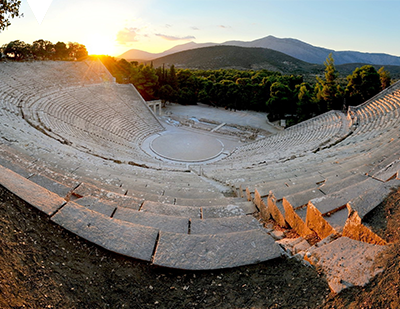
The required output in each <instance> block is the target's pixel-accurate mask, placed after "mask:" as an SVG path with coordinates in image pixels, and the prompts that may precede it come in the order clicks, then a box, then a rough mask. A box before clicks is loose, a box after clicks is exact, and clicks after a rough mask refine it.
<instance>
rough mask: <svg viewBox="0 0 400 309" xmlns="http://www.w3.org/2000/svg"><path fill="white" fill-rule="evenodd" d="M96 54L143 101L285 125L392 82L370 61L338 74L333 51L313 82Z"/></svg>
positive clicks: (263, 72)
mask: <svg viewBox="0 0 400 309" xmlns="http://www.w3.org/2000/svg"><path fill="white" fill-rule="evenodd" d="M101 59H102V61H103V63H104V64H105V65H106V67H107V68H108V70H109V71H110V72H111V74H113V76H114V77H116V79H117V82H119V83H132V84H134V85H135V87H136V88H137V89H138V91H139V92H140V93H141V95H142V96H143V97H144V98H145V100H152V99H161V100H163V101H169V102H177V103H180V104H185V105H189V104H197V102H201V103H205V104H209V105H212V106H218V107H225V108H227V109H238V110H255V111H263V112H267V113H269V116H268V117H269V119H270V120H271V121H274V120H278V119H284V118H285V119H287V120H288V123H289V124H294V123H297V122H300V121H303V120H306V119H308V118H311V117H314V116H316V115H318V114H321V113H324V112H326V111H329V110H332V109H336V110H342V109H345V108H347V106H349V105H353V106H355V105H358V104H361V103H362V102H364V101H366V100H368V99H369V98H371V97H372V96H374V95H375V94H377V93H379V92H380V91H381V90H383V89H385V88H387V87H388V86H390V84H391V77H390V74H389V72H388V71H386V70H385V69H384V68H383V67H382V68H381V69H379V71H376V69H375V68H374V67H373V66H371V65H365V66H362V67H360V68H357V69H355V70H354V72H353V73H352V74H351V75H349V76H347V78H346V79H343V78H339V74H338V73H337V71H336V69H335V66H334V60H333V58H332V55H329V57H328V58H327V60H326V62H325V71H324V72H323V74H321V76H317V77H316V79H315V82H314V83H312V82H306V81H305V80H304V79H303V76H301V75H282V74H281V73H278V72H272V71H267V70H260V71H239V70H233V69H221V70H188V69H175V67H174V66H173V65H172V66H171V67H169V68H166V67H158V68H153V66H152V65H144V64H139V63H138V62H134V61H133V62H128V61H126V60H125V59H120V60H116V59H114V58H112V57H108V56H106V57H102V58H101Z"/></svg>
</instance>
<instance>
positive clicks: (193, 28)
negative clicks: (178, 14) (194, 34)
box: [190, 26, 200, 30]
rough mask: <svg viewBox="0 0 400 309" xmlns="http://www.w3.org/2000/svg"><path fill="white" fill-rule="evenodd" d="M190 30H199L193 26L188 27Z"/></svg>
mask: <svg viewBox="0 0 400 309" xmlns="http://www.w3.org/2000/svg"><path fill="white" fill-rule="evenodd" d="M190 29H192V30H200V29H199V28H197V27H195V26H193V27H190Z"/></svg>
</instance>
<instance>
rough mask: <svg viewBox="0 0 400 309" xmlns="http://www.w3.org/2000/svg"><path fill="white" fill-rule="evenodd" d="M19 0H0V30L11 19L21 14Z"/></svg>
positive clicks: (7, 24) (8, 23) (9, 22)
mask: <svg viewBox="0 0 400 309" xmlns="http://www.w3.org/2000/svg"><path fill="white" fill-rule="evenodd" d="M20 6H21V1H20V0H2V1H0V32H1V31H3V30H4V29H6V28H7V27H8V26H10V25H11V21H10V20H11V19H13V18H15V17H19V16H23V15H22V14H21V13H20V12H19V9H20Z"/></svg>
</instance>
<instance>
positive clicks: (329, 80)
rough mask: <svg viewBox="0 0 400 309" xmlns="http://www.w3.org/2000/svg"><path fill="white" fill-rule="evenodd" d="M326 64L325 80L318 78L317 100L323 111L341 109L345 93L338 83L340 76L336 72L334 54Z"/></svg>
mask: <svg viewBox="0 0 400 309" xmlns="http://www.w3.org/2000/svg"><path fill="white" fill-rule="evenodd" d="M324 64H325V79H324V80H323V79H321V78H319V77H317V85H316V92H317V93H316V99H317V101H318V102H319V103H320V104H321V103H322V105H323V106H322V107H321V110H322V111H328V110H332V109H341V107H342V106H341V105H342V97H343V91H342V89H341V87H340V85H339V84H338V83H337V78H338V76H339V74H338V73H337V71H336V68H335V61H334V59H333V56H332V53H330V54H329V56H328V58H327V59H326V61H325V62H324Z"/></svg>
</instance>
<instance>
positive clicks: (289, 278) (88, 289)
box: [0, 187, 400, 308]
mask: <svg viewBox="0 0 400 309" xmlns="http://www.w3.org/2000/svg"><path fill="white" fill-rule="evenodd" d="M368 223H369V224H370V225H371V226H372V227H373V228H374V230H375V231H376V232H377V233H379V234H380V235H381V236H382V237H384V238H385V239H386V240H388V241H390V242H391V243H393V245H391V246H390V248H389V250H388V251H387V252H386V254H385V255H384V256H383V257H382V259H381V261H380V262H381V263H386V265H387V269H386V271H384V272H383V273H382V274H380V275H379V276H378V277H377V278H375V280H374V281H373V282H371V283H370V284H369V285H368V286H367V287H365V288H351V289H348V290H346V291H345V292H343V293H342V294H340V295H338V296H334V295H331V294H330V291H329V288H328V285H327V283H326V281H325V279H324V276H323V275H321V274H319V273H318V272H317V271H316V270H314V269H313V268H308V267H305V266H302V265H301V264H300V263H298V262H295V261H293V260H286V259H277V260H273V261H269V262H266V263H262V264H258V265H253V266H245V267H240V268H235V269H226V270H218V271H206V272H204V271H202V272H193V271H178V270H171V269H165V268H158V267H154V266H152V265H150V264H148V263H144V262H141V261H137V260H134V259H130V258H125V257H122V256H119V255H116V254H113V253H110V252H108V251H105V250H103V249H102V248H99V247H97V246H95V245H93V244H90V243H88V242H86V241H85V240H82V239H81V238H79V237H77V236H75V235H73V234H71V233H69V232H67V231H65V230H64V229H62V228H60V227H58V226H57V225H55V224H53V223H52V222H50V221H49V219H48V218H47V217H46V216H45V215H43V214H41V213H40V212H39V211H37V210H36V209H34V208H32V207H31V206H29V205H27V204H26V203H24V202H23V201H20V200H19V199H17V198H15V197H14V196H12V195H10V194H9V193H8V192H7V191H6V190H4V189H3V188H1V187H0V231H1V233H0V308H399V306H400V263H399V260H400V258H399V256H398V254H397V253H398V252H399V249H400V247H399V238H400V237H399V236H400V232H399V229H400V190H399V191H396V192H395V193H393V194H392V196H390V197H389V198H388V199H387V201H386V202H384V203H382V205H380V206H379V207H378V208H377V209H375V210H374V212H373V213H372V214H371V215H370V216H369V219H368Z"/></svg>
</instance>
